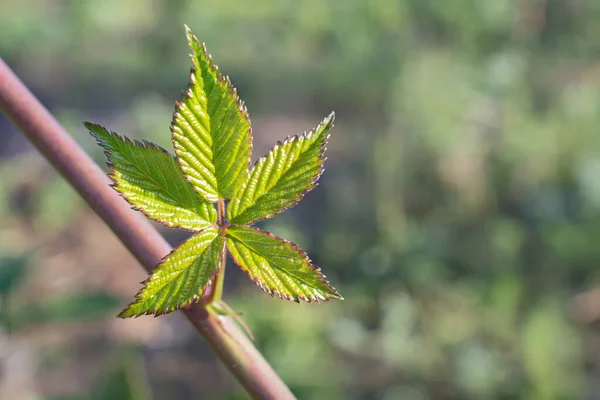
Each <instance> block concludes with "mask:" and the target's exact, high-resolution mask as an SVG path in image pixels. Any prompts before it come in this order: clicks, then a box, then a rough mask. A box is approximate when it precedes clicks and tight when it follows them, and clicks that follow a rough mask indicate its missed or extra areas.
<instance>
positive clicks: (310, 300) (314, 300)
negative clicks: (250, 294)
mask: <svg viewBox="0 0 600 400" xmlns="http://www.w3.org/2000/svg"><path fill="white" fill-rule="evenodd" d="M233 226H240V227H244V228H250V229H252V230H254V231H256V232H261V233H264V234H266V235H267V236H269V237H271V238H273V239H275V240H277V241H280V242H283V243H286V244H289V245H290V247H291V248H292V249H293V250H294V251H296V252H297V253H298V255H299V256H300V257H302V258H303V259H305V260H306V262H307V263H308V265H309V266H310V267H311V268H312V269H313V271H315V272H317V280H318V281H320V282H322V283H324V284H325V286H326V287H327V288H328V289H329V290H330V291H331V293H332V294H333V295H331V296H328V297H325V298H324V299H322V298H318V297H314V298H309V297H306V296H304V295H298V296H297V297H298V298H297V299H294V298H293V297H292V296H289V295H287V294H284V293H280V292H279V291H277V290H276V289H270V288H269V287H267V286H266V285H265V284H263V283H262V282H261V281H260V280H258V279H255V278H252V277H251V276H250V274H249V273H248V272H247V271H244V270H243V269H242V267H241V265H243V263H240V262H239V261H238V260H237V259H236V258H235V256H234V255H233V254H231V252H230V251H229V255H230V256H231V259H232V260H233V261H234V263H235V264H236V265H237V266H238V268H240V269H241V270H242V272H244V273H246V274H247V275H248V278H250V280H251V281H252V282H254V283H255V284H256V285H257V286H258V287H260V288H261V289H262V290H263V291H265V292H267V293H268V294H269V295H270V296H271V297H273V298H274V297H275V295H277V296H278V297H279V298H280V299H282V300H288V301H292V302H294V303H298V304H301V303H300V300H303V301H305V302H306V303H320V302H321V301H329V300H331V299H337V300H344V298H343V297H342V295H341V294H340V293H339V292H338V291H337V289H336V288H334V287H333V286H332V285H331V284H330V283H329V281H328V280H327V279H326V278H327V277H326V276H325V274H323V272H322V271H321V268H319V267H318V266H316V265H315V264H313V263H312V261H311V259H310V258H309V257H308V255H307V254H306V252H305V251H304V250H302V249H301V248H300V246H298V245H297V244H296V243H294V242H291V241H289V240H287V239H284V238H282V237H279V236H276V235H274V234H272V233H271V232H269V231H264V230H262V229H258V228H256V227H254V226H250V225H231V227H233ZM225 239H226V240H227V233H225ZM242 243H243V241H242Z"/></svg>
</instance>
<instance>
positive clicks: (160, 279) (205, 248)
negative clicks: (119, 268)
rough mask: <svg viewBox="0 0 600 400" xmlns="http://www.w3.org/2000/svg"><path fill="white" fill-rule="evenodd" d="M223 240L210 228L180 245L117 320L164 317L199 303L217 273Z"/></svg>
mask: <svg viewBox="0 0 600 400" xmlns="http://www.w3.org/2000/svg"><path fill="white" fill-rule="evenodd" d="M223 240H224V239H223V236H222V235H219V232H218V230H217V228H216V227H214V226H213V227H210V228H207V229H204V230H203V231H200V232H199V233H197V234H196V235H194V236H192V237H191V238H189V239H188V240H187V241H185V242H184V243H182V244H181V245H180V246H179V247H178V248H176V249H175V250H173V251H172V252H171V253H170V254H169V255H168V256H166V257H165V258H164V260H163V261H162V262H161V263H160V264H159V265H158V266H157V267H156V268H155V269H154V271H153V272H152V276H150V278H148V279H147V280H146V282H144V283H145V284H146V286H145V287H144V288H143V289H142V290H140V292H139V293H138V294H137V295H136V301H135V302H134V303H132V304H130V305H129V307H127V308H126V309H125V310H123V312H121V314H119V317H121V318H127V317H134V316H140V315H143V314H156V315H158V314H164V313H168V312H171V311H174V310H176V309H178V308H181V307H185V306H186V305H188V304H190V303H192V302H194V301H197V300H199V299H200V297H201V296H202V294H203V293H204V290H205V288H206V286H207V285H208V283H209V282H210V280H211V278H212V277H213V276H214V275H215V273H216V272H217V268H218V265H219V260H220V256H221V252H222V251H224V244H223Z"/></svg>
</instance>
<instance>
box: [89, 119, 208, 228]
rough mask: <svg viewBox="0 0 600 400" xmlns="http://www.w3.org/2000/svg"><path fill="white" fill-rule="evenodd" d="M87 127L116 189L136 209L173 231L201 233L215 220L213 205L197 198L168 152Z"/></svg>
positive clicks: (91, 125)
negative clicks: (106, 164)
mask: <svg viewBox="0 0 600 400" xmlns="http://www.w3.org/2000/svg"><path fill="white" fill-rule="evenodd" d="M85 126H86V127H87V128H88V129H89V130H90V133H91V134H92V135H93V136H94V137H95V138H96V140H98V143H99V144H100V145H101V146H102V147H103V148H104V149H105V151H106V155H107V157H108V160H109V166H110V167H111V169H112V173H111V175H110V176H111V178H112V179H113V180H114V181H115V185H114V188H115V190H116V191H117V192H119V193H121V195H123V197H124V198H125V199H126V200H127V201H128V202H129V203H130V204H131V205H133V207H134V208H135V209H136V210H140V211H142V212H143V213H144V214H146V215H147V216H148V217H149V218H152V219H154V220H155V221H158V222H161V223H163V224H164V225H166V226H168V227H170V228H183V229H188V230H193V231H198V230H200V229H203V228H206V227H208V226H210V225H211V224H212V223H214V222H215V221H216V218H217V214H216V212H215V208H214V206H213V205H212V204H210V203H207V202H206V201H203V200H202V199H201V198H200V197H198V195H197V194H196V193H195V192H194V190H193V189H192V186H191V185H190V184H189V183H188V182H187V181H186V180H185V178H184V177H183V174H182V173H181V171H180V169H179V167H178V165H177V162H176V161H175V158H173V156H171V155H170V154H169V153H168V152H167V151H166V150H165V149H163V148H160V147H158V146H156V145H154V144H152V143H149V142H143V143H140V142H138V141H135V142H132V141H131V140H129V139H127V138H125V139H124V138H121V137H120V136H119V135H117V134H116V133H114V132H108V131H107V130H106V129H104V128H103V127H101V126H99V125H95V124H91V123H89V122H88V123H86V124H85Z"/></svg>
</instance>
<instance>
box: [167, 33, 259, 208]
mask: <svg viewBox="0 0 600 400" xmlns="http://www.w3.org/2000/svg"><path fill="white" fill-rule="evenodd" d="M186 31H187V38H188V42H189V45H190V47H191V49H192V52H193V54H192V55H191V58H192V63H193V68H192V72H191V74H190V84H189V87H188V90H187V91H186V93H185V95H184V96H183V99H182V101H180V102H178V103H177V106H176V110H175V114H174V115H173V122H172V124H171V132H172V133H173V144H174V145H175V152H176V153H177V157H178V160H179V164H180V165H181V169H182V171H183V173H184V174H185V175H186V178H187V179H188V180H189V181H190V183H191V184H192V185H193V186H194V189H196V191H197V192H198V193H200V195H202V196H203V197H204V198H206V199H207V200H209V201H213V202H214V201H217V200H218V198H219V197H222V198H230V197H231V196H232V195H233V193H234V191H235V189H237V188H238V187H239V186H240V185H241V183H242V182H243V181H244V179H245V178H246V176H247V174H248V165H249V164H250V153H251V151H252V136H251V131H250V119H249V117H248V112H247V111H246V107H245V106H244V104H243V103H242V102H241V100H240V99H239V98H238V96H237V92H236V90H235V88H234V87H233V86H232V85H231V82H230V81H229V78H228V77H224V76H223V75H221V73H220V72H219V69H218V68H217V67H216V66H215V65H214V64H213V62H212V59H211V58H210V56H209V55H208V53H207V51H206V48H205V47H204V45H201V44H200V42H199V41H198V39H197V38H196V37H195V36H194V35H193V34H192V32H191V31H190V30H189V28H187V27H186Z"/></svg>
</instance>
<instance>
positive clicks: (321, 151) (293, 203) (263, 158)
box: [231, 111, 335, 226]
mask: <svg viewBox="0 0 600 400" xmlns="http://www.w3.org/2000/svg"><path fill="white" fill-rule="evenodd" d="M326 124H329V128H327V133H326V136H325V138H324V139H323V143H321V146H320V148H319V162H320V164H321V165H319V168H318V173H317V174H316V175H315V176H314V177H313V179H312V180H311V181H310V182H309V183H308V187H307V188H306V190H304V191H302V192H300V193H299V194H298V195H297V196H296V197H295V198H293V199H292V200H291V203H290V205H289V206H287V207H283V208H282V209H281V210H279V211H277V212H275V213H270V214H267V215H265V216H264V217H262V218H257V219H254V220H252V221H250V222H245V223H244V224H239V225H244V226H246V225H250V224H254V223H256V222H259V221H264V220H266V219H269V218H273V217H275V216H277V215H279V214H281V213H282V212H284V211H287V210H289V209H290V208H294V207H295V206H296V205H297V204H298V203H299V202H300V201H301V200H302V199H303V198H304V196H305V195H306V194H307V193H308V192H310V191H311V190H313V189H314V188H316V187H317V186H318V185H319V183H318V181H319V179H320V178H321V175H323V173H324V172H325V161H327V156H326V155H325V153H326V151H327V145H328V142H329V137H330V136H331V134H330V133H329V132H330V131H331V129H333V127H334V126H335V112H333V111H332V112H331V113H330V114H329V115H328V116H327V117H325V118H323V120H322V121H321V122H320V123H319V124H318V125H317V126H316V127H315V128H313V129H311V130H310V131H308V132H306V131H304V132H302V133H301V134H297V135H289V136H287V137H286V138H285V139H284V141H283V142H281V141H279V140H278V141H277V143H276V144H275V145H274V146H273V147H272V148H271V150H269V152H268V153H267V154H265V155H263V156H260V157H259V158H258V159H257V160H256V162H255V163H254V165H253V166H252V168H251V169H250V171H249V173H248V177H247V178H246V181H244V184H246V183H247V179H249V176H251V174H252V170H253V169H254V168H255V167H256V166H257V165H259V164H262V163H265V162H266V160H267V157H268V156H269V154H271V153H272V152H273V151H274V150H275V149H276V148H277V147H278V146H285V145H286V144H288V143H291V142H295V141H297V140H299V139H300V138H308V137H310V135H312V134H314V133H315V132H317V131H318V130H319V129H320V128H321V127H322V126H324V125H326ZM244 184H242V186H241V187H243V186H244ZM241 187H240V189H241ZM265 194H266V193H265ZM263 196H264V194H263ZM254 204H256V202H255V203H254ZM250 207H252V205H250V206H248V207H247V208H246V210H247V209H248V208H250ZM246 210H244V211H246ZM244 211H242V213H240V214H238V215H237V216H240V215H243V213H244ZM231 222H232V223H234V224H235V217H234V218H233V219H232V220H231Z"/></svg>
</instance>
